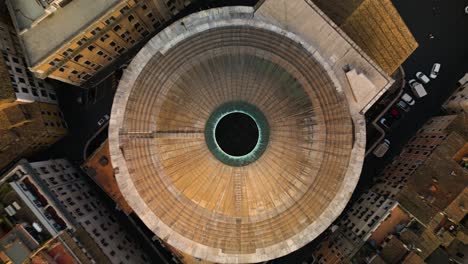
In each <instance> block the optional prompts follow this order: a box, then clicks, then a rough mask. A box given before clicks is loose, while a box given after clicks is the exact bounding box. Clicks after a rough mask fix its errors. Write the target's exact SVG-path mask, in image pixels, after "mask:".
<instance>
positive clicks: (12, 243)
mask: <svg viewBox="0 0 468 264" xmlns="http://www.w3.org/2000/svg"><path fill="white" fill-rule="evenodd" d="M38 247H39V243H38V242H37V241H36V240H35V239H34V238H33V237H32V236H31V235H30V234H29V233H28V232H27V231H26V230H25V229H24V227H23V226H22V225H19V224H18V225H16V226H15V227H14V228H13V229H12V230H10V232H8V233H7V234H6V235H4V236H3V237H1V238H0V250H1V251H3V252H4V253H5V254H6V255H7V256H8V258H10V259H11V261H12V262H13V263H14V264H20V263H23V262H24V261H25V260H26V259H27V258H28V257H29V255H30V254H31V252H32V251H34V250H35V249H36V248H38Z"/></svg>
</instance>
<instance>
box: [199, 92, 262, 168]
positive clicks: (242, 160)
mask: <svg viewBox="0 0 468 264" xmlns="http://www.w3.org/2000/svg"><path fill="white" fill-rule="evenodd" d="M233 114H243V115H245V116H248V117H247V118H245V117H244V118H243V119H242V121H243V122H244V124H233V125H234V126H236V125H237V128H239V126H238V125H244V126H245V125H248V124H245V123H250V122H249V119H250V120H253V122H254V123H255V126H256V129H257V130H258V138H257V139H256V143H255V144H254V145H253V146H252V149H251V150H249V151H248V153H245V154H243V155H233V154H232V153H230V154H228V153H227V152H228V151H225V149H226V148H224V150H223V148H222V146H220V145H221V144H219V143H220V142H218V140H219V139H220V137H219V136H218V137H217V129H218V130H219V129H220V126H221V125H224V124H223V123H225V122H224V121H225V120H226V119H228V118H229V116H230V115H231V116H232V115H233ZM237 117H242V116H241V115H237ZM252 124H253V123H252ZM230 125H232V124H230ZM247 130H254V128H253V127H252V126H250V128H249V129H247ZM228 132H232V131H228ZM253 132H254V133H256V131H253ZM218 134H219V133H218ZM217 139H218V140H217ZM269 139H270V126H269V124H268V121H267V119H266V117H265V115H264V114H263V113H262V111H260V109H258V108H257V107H256V106H254V105H252V104H250V103H247V102H244V101H231V102H227V103H224V104H222V105H220V106H219V107H218V108H216V109H215V110H214V111H213V112H212V113H211V115H210V117H209V118H208V120H207V121H206V125H205V141H206V144H207V146H208V149H209V150H210V151H211V153H212V154H213V155H214V156H215V157H216V158H217V159H218V160H219V161H221V162H222V163H224V164H226V165H229V166H234V167H241V166H246V165H248V164H250V163H252V162H254V161H256V160H258V158H260V157H261V156H262V154H263V152H265V150H266V147H267V146H268V141H269ZM251 140H252V139H251V138H250V139H249V141H251ZM228 143H230V142H228ZM240 143H241V144H242V143H243V142H240Z"/></svg>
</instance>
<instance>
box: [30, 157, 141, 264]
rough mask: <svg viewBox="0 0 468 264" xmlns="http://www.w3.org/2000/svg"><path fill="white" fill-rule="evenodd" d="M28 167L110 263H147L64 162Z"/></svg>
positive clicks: (109, 213)
mask: <svg viewBox="0 0 468 264" xmlns="http://www.w3.org/2000/svg"><path fill="white" fill-rule="evenodd" d="M31 166H32V167H33V168H34V170H35V171H36V173H38V174H39V175H40V177H41V179H42V180H43V181H44V182H45V184H46V185H47V187H48V189H49V190H50V192H52V194H53V195H54V196H55V197H56V198H57V199H58V200H59V201H60V203H61V204H62V205H63V206H64V207H65V208H66V210H67V211H68V212H69V213H70V214H71V215H72V217H73V218H74V219H75V221H77V222H78V223H79V224H80V225H81V226H82V227H83V228H84V229H85V230H86V232H88V233H89V235H90V236H91V237H92V238H93V240H94V241H95V242H96V244H98V246H99V248H100V249H101V250H102V251H103V252H104V254H105V255H106V256H107V257H108V258H109V260H110V261H111V262H112V263H146V262H148V261H149V259H148V257H147V256H146V255H145V253H143V252H142V250H141V248H140V246H139V244H138V243H137V242H136V241H135V240H134V239H133V238H131V237H130V236H129V234H128V233H127V231H125V229H124V228H123V227H122V226H121V225H120V224H119V222H117V219H116V218H115V216H114V215H113V214H112V212H111V211H110V210H109V209H108V208H107V207H106V206H105V205H104V204H103V203H102V202H101V201H100V199H99V198H98V197H97V194H96V192H95V190H93V189H92V188H91V186H90V185H89V183H88V182H86V181H85V180H83V179H82V178H81V177H83V176H82V175H80V174H79V173H78V171H77V170H76V169H75V168H74V167H72V166H71V164H70V163H69V162H68V161H67V160H63V159H59V160H48V161H43V162H33V163H31Z"/></svg>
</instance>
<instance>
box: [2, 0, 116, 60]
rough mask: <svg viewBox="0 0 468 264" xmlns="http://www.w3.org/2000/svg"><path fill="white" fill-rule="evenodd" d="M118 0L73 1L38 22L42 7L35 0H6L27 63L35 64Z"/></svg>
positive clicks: (42, 12) (87, 25) (105, 11)
mask: <svg viewBox="0 0 468 264" xmlns="http://www.w3.org/2000/svg"><path fill="white" fill-rule="evenodd" d="M120 2H121V1H120V0H99V1H96V0H73V1H71V2H70V3H68V4H67V5H65V6H64V7H62V8H58V9H57V10H56V11H55V12H53V13H52V14H51V15H48V16H47V17H45V18H43V19H42V20H40V21H37V20H38V19H39V18H40V17H41V16H43V15H45V14H44V12H45V11H44V8H43V7H42V6H41V5H39V4H38V3H37V2H36V1H29V0H8V1H7V4H8V6H9V10H10V14H11V16H12V19H13V22H14V24H15V26H16V27H17V30H18V32H19V38H20V40H21V42H22V44H23V47H24V50H25V56H26V59H27V61H28V63H29V66H33V65H35V64H37V63H39V62H40V61H41V60H43V59H44V58H46V57H47V56H49V55H50V54H52V52H54V51H55V50H57V48H59V47H61V46H62V45H63V44H64V43H66V42H68V41H70V40H71V39H73V37H75V36H76V35H77V34H78V33H79V32H81V31H82V30H84V29H86V28H87V27H89V26H90V25H91V24H93V23H94V22H95V21H96V20H97V19H99V18H100V17H102V16H103V15H104V14H106V13H107V12H109V10H110V9H112V7H114V6H115V5H117V4H119V3H120Z"/></svg>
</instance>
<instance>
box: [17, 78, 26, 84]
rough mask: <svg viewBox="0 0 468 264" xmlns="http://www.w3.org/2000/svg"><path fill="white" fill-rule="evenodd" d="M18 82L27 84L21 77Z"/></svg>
mask: <svg viewBox="0 0 468 264" xmlns="http://www.w3.org/2000/svg"><path fill="white" fill-rule="evenodd" d="M18 80H19V82H20V83H26V80H24V79H23V78H21V77H19V78H18Z"/></svg>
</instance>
